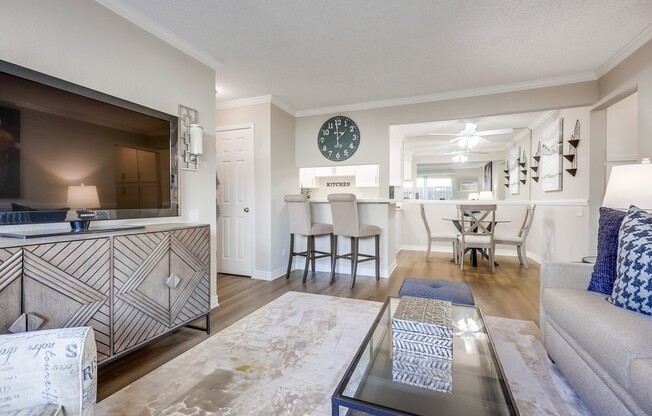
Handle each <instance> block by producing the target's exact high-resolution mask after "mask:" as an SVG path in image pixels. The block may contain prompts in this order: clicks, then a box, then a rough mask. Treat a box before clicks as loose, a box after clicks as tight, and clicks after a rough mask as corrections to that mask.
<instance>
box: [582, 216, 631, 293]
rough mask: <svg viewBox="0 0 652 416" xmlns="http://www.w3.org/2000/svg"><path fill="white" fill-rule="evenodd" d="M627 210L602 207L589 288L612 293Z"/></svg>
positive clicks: (594, 290)
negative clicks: (596, 249)
mask: <svg viewBox="0 0 652 416" xmlns="http://www.w3.org/2000/svg"><path fill="white" fill-rule="evenodd" d="M626 214H627V212H625V211H618V210H615V209H611V208H605V207H601V208H600V222H599V225H598V255H597V257H596V259H595V265H594V266H593V273H592V274H591V281H590V282H589V288H588V290H591V291H593V292H598V293H604V294H605V295H611V292H612V291H613V288H614V282H615V281H616V260H617V258H618V231H619V230H620V225H621V224H622V223H623V218H625V215H626Z"/></svg>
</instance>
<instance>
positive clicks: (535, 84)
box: [296, 72, 597, 117]
mask: <svg viewBox="0 0 652 416" xmlns="http://www.w3.org/2000/svg"><path fill="white" fill-rule="evenodd" d="M595 80H597V77H596V75H595V73H593V72H584V73H580V74H574V75H568V76H563V77H555V78H547V79H543V80H537V81H525V82H516V83H511V84H502V85H494V86H491V87H482V88H471V89H467V90H457V91H449V92H443V93H436V94H427V95H419V96H414V97H403V98H393V99H389V100H378V101H369V102H365V103H356V104H347V105H340V106H333V107H323V108H314V109H310V110H300V111H297V113H296V117H308V116H317V115H322V114H331V113H342V112H347V111H359V110H371V109H375V108H385V107H396V106H401V105H410V104H422V103H429V102H435V101H445V100H454V99H459V98H470V97H478V96H482V95H492V94H503V93H509V92H515V91H523V90H531V89H536V88H546V87H555V86H559V85H568V84H575V83H579V82H587V81H595Z"/></svg>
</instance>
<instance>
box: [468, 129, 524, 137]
mask: <svg viewBox="0 0 652 416" xmlns="http://www.w3.org/2000/svg"><path fill="white" fill-rule="evenodd" d="M513 132H514V129H496V130H485V131H478V132H476V133H475V134H476V135H478V136H491V135H493V134H510V133H513Z"/></svg>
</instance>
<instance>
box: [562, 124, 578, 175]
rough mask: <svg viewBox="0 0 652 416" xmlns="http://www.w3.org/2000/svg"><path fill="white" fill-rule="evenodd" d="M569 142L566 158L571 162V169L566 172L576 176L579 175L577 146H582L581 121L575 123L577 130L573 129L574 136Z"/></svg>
mask: <svg viewBox="0 0 652 416" xmlns="http://www.w3.org/2000/svg"><path fill="white" fill-rule="evenodd" d="M567 141H568V153H566V154H565V155H564V158H565V159H566V160H568V161H569V162H570V168H568V169H566V172H568V173H570V174H571V175H573V176H575V174H576V173H577V146H579V144H580V120H579V119H578V120H576V121H575V128H574V129H573V135H572V136H571V138H570V139H568V140H567Z"/></svg>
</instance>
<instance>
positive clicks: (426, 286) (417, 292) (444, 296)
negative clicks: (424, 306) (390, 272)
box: [398, 277, 475, 306]
mask: <svg viewBox="0 0 652 416" xmlns="http://www.w3.org/2000/svg"><path fill="white" fill-rule="evenodd" d="M403 296H414V297H417V298H428V299H439V300H446V301H449V302H452V303H457V304H460V305H471V306H473V305H475V302H474V301H473V295H472V294H471V289H469V285H467V284H466V283H462V282H451V281H448V280H436V279H415V278H412V277H408V278H406V279H405V280H404V281H403V285H402V286H401V289H400V290H399V291H398V297H399V298H400V297H403Z"/></svg>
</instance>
